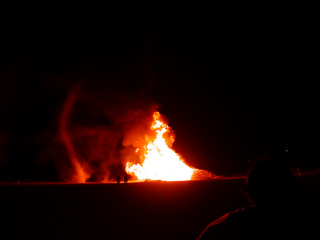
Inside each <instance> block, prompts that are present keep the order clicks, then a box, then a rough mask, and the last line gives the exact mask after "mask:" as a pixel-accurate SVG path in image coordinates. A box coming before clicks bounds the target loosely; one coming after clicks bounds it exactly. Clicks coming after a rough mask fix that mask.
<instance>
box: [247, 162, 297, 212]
mask: <svg viewBox="0 0 320 240" xmlns="http://www.w3.org/2000/svg"><path fill="white" fill-rule="evenodd" d="M243 190H244V192H245V194H246V195H248V196H249V198H250V200H251V202H252V204H254V205H257V206H270V205H271V206H276V205H278V206H291V205H292V204H294V203H295V201H296V185H295V181H294V178H293V175H292V173H291V172H290V168H289V167H287V165H286V164H285V162H284V161H283V160H282V159H277V158H268V159H265V160H261V161H258V162H256V163H255V164H254V165H253V166H252V167H251V169H250V170H249V173H248V175H247V183H246V186H245V187H244V189H243Z"/></svg>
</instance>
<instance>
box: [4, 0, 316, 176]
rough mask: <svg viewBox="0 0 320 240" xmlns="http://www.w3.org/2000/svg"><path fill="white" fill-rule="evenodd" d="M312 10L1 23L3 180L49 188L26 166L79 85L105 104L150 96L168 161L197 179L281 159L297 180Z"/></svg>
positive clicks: (310, 131) (309, 160)
mask: <svg viewBox="0 0 320 240" xmlns="http://www.w3.org/2000/svg"><path fill="white" fill-rule="evenodd" d="M311 10H312V7H301V6H277V5H272V4H270V5H269V6H250V8H249V6H232V7H231V6H227V7H226V6H223V7H220V6H219V7H218V6H217V7H212V8H205V7H203V9H195V8H192V7H191V8H189V9H188V10H183V9H179V11H176V10H165V11H163V10H160V9H156V8H151V9H150V10H149V11H145V10H142V9H140V10H139V11H136V10H133V9H129V10H123V9H117V10H115V9H112V8H111V7H110V8H103V9H100V10H99V11H98V10H94V11H89V10H82V11H80V10H79V11H75V10H73V11H71V10H70V11H68V10H66V11H64V12H62V11H58V12H56V11H50V12H46V11H45V10H43V12H41V13H35V14H33V13H31V12H27V11H25V12H24V11H13V12H8V13H7V14H5V15H3V16H2V20H1V39H2V40H1V41H2V44H1V63H0V64H1V65H0V69H1V73H0V74H1V75H0V77H1V78H0V84H1V85H0V95H1V96H0V112H1V120H0V134H1V138H0V144H1V151H0V159H1V160H0V169H1V171H0V173H1V174H2V177H1V179H3V178H8V177H12V178H15V177H17V176H20V177H21V176H23V177H25V178H29V179H32V178H42V179H43V178H45V177H44V176H48V178H49V179H54V178H55V170H54V169H55V167H56V166H55V163H54V162H52V161H49V160H48V161H44V162H41V163H39V162H37V161H36V160H34V159H38V158H39V154H40V152H42V151H41V149H43V148H45V147H46V141H47V140H46V139H47V138H50V136H52V135H53V134H54V132H55V131H57V130H56V125H57V115H59V111H60V110H59V109H60V108H61V105H62V104H63V101H64V99H65V97H66V94H67V92H68V91H69V89H70V86H72V85H73V84H75V83H77V82H79V81H85V82H89V85H90V87H91V88H92V89H95V88H99V89H103V88H104V87H105V88H106V89H108V90H107V92H108V94H109V93H110V91H111V90H110V89H123V91H124V92H130V91H132V92H134V91H139V90H141V89H143V90H144V91H145V92H146V93H148V94H150V95H151V96H152V97H153V99H154V100H155V101H156V102H158V103H160V104H161V106H162V107H161V109H160V112H161V113H162V114H164V115H165V116H166V117H167V118H168V120H169V125H170V126H171V127H172V128H173V130H174V132H175V134H176V142H175V143H174V148H175V150H176V151H177V152H179V153H180V154H181V155H182V156H184V158H185V159H186V161H187V162H188V163H189V164H190V165H191V166H194V167H196V168H201V169H206V170H209V171H211V172H212V173H216V174H227V175H228V174H236V173H240V172H242V173H245V172H246V171H247V169H248V167H249V164H248V160H252V159H255V158H257V157H259V156H263V155H264V154H266V153H283V152H284V150H285V149H286V148H288V149H289V150H290V153H291V154H292V156H293V157H294V158H295V159H296V160H297V162H298V164H299V166H300V167H301V169H312V168H315V167H320V166H319V162H318V154H317V152H316V151H317V150H316V148H315V147H317V146H316V144H315V143H314V141H315V140H314V138H316V137H317V134H316V124H315V123H316V115H317V114H316V110H317V109H318V108H317V106H318V102H319V101H318V92H317V89H316V81H317V80H318V78H317V75H316V73H317V71H316V61H315V60H316V52H315V50H316V42H318V41H317V39H316V31H317V30H318V28H317V25H316V23H315V22H316V21H315V15H314V14H313V13H312V11H311ZM61 86H63V87H61ZM112 94H116V90H115V91H114V92H113V93H112ZM35 138H39V139H40V140H39V141H40V142H42V145H41V144H40V145H39V144H37V146H34V145H33V143H34V141H33V140H32V139H35ZM13 169H15V170H13ZM26 169H27V170H26ZM39 172H41V173H39ZM34 176H35V177H34Z"/></svg>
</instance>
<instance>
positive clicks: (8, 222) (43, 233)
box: [0, 175, 320, 240]
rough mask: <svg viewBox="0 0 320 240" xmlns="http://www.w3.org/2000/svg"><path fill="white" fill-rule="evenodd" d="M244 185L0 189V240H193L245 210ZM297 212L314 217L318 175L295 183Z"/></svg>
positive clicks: (319, 208)
mask: <svg viewBox="0 0 320 240" xmlns="http://www.w3.org/2000/svg"><path fill="white" fill-rule="evenodd" d="M244 183H245V180H244V179H243V178H236V179H219V180H212V181H189V182H153V183H129V184H120V185H117V184H9V185H0V194H1V196H0V197H1V200H0V203H1V209H0V217H1V221H0V239H59V240H62V239H76V240H80V239H196V238H197V236H198V235H199V234H200V233H201V231H202V230H203V229H204V227H205V226H206V225H207V224H209V223H210V222H211V221H212V220H214V219H215V218H217V217H220V216H221V215H222V214H224V213H225V212H227V211H233V210H235V209H237V208H242V207H245V206H248V205H249V202H248V200H247V199H246V198H245V197H244V196H243V195H242V192H241V188H242V187H243V185H244ZM297 183H298V187H299V191H300V196H301V199H300V208H302V209H303V210H305V211H308V212H310V213H312V214H317V215H319V214H320V192H319V189H320V175H303V176H298V177H297Z"/></svg>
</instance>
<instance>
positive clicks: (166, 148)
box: [126, 112, 203, 181]
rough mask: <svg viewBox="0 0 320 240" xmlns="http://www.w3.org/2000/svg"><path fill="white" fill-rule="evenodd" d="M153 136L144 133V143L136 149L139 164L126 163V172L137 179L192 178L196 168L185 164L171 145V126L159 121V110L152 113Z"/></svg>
mask: <svg viewBox="0 0 320 240" xmlns="http://www.w3.org/2000/svg"><path fill="white" fill-rule="evenodd" d="M150 129H151V130H152V132H153V133H155V137H153V136H148V135H145V140H146V145H145V146H142V147H140V148H137V149H136V151H135V152H136V153H137V154H138V155H139V158H140V160H141V164H134V163H130V162H127V163H126V172H127V173H128V174H131V175H135V176H136V177H137V178H138V180H139V181H146V180H163V181H181V180H191V179H194V177H193V175H194V174H198V173H199V171H203V170H198V169H194V168H191V167H189V166H187V165H186V164H185V163H184V161H183V159H182V157H181V156H180V155H178V154H177V153H176V152H175V151H174V150H173V149H171V145H172V143H173V142H174V135H173V132H172V130H171V128H170V127H169V126H168V125H167V124H165V123H164V122H163V121H161V115H160V113H159V112H154V113H153V123H152V125H151V127H150Z"/></svg>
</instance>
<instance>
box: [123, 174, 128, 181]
mask: <svg viewBox="0 0 320 240" xmlns="http://www.w3.org/2000/svg"><path fill="white" fill-rule="evenodd" d="M128 179H129V176H128V174H127V173H124V178H123V182H124V183H128Z"/></svg>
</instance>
